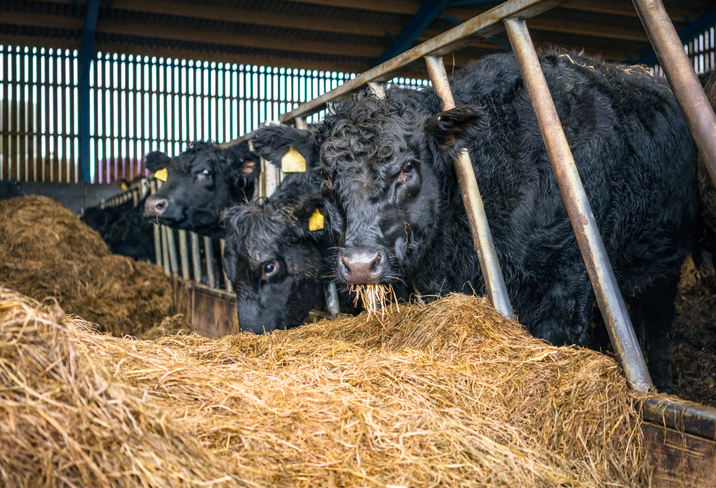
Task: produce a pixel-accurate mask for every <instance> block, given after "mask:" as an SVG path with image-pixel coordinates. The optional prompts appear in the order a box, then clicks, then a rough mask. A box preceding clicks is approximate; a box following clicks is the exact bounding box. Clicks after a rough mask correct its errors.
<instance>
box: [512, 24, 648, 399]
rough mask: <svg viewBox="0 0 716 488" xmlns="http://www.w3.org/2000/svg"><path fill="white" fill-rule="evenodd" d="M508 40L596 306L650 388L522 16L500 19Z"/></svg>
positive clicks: (642, 386) (636, 383)
mask: <svg viewBox="0 0 716 488" xmlns="http://www.w3.org/2000/svg"><path fill="white" fill-rule="evenodd" d="M505 27H506V28H507V34H508V36H509V38H510V43H511V44H512V48H513V49H514V51H515V56H516V58H517V63H518V65H519V67H520V72H521V73H522V77H523V79H524V84H525V87H526V88H527V93H528V94H529V97H530V101H531V102H532V106H533V108H534V111H535V115H536V116H537V122H538V124H539V127H540V130H541V132H542V139H543V140H544V143H545V146H546V147H547V153H548V154H549V159H550V161H551V162H552V168H553V169H554V172H555V175H556V176H557V182H558V183H559V189H560V191H561V192H562V199H563V200H564V204H565V205H566V207H567V212H568V214H569V219H570V221H571V222H572V227H573V228H574V233H575V234H576V236H577V242H578V243H579V249H580V250H581V251H582V256H583V258H584V262H585V264H586V265H587V271H588V272H589V278H590V279H591V281H592V286H593V287H594V293H595V295H596V297H597V303H598V304H599V309H600V310H601V312H602V316H603V317H604V321H605V323H606V325H607V330H608V331H609V337H610V339H611V341H612V345H613V346H614V348H615V350H616V351H617V359H618V360H619V363H620V364H621V367H622V369H623V370H624V373H625V374H626V377H627V381H629V383H631V385H632V387H633V388H634V389H635V390H636V391H639V392H647V391H648V390H650V389H651V388H652V387H653V384H652V382H651V377H650V376H649V371H648V369H647V368H646V363H645V362H644V357H643V356H642V354H641V349H640V348H639V342H638V341H637V338H636V334H634V329H633V327H632V324H631V320H630V319H629V314H628V313H627V309H626V305H625V304H624V300H623V298H622V296H621V293H620V291H619V286H618V285H617V280H616V278H615V277H614V271H613V270H612V266H611V264H610V262H609V258H608V256H607V252H606V249H605V248H604V243H603V242H602V237H601V235H600V234H599V229H598V228H597V223H596V222H595V220H594V215H593V214H592V209H591V207H590V206H589V201H588V200H587V194H586V193H585V191H584V186H583V185H582V180H581V179H580V177H579V173H578V172H577V166H576V165H575V164H574V159H573V158H572V152H571V151H570V149H569V143H568V142H567V138H566V137H565V135H564V130H563V129H562V124H561V123H560V121H559V116H558V115H557V109H556V108H555V106H554V101H553V100H552V96H551V95H550V93H549V88H548V87H547V81H546V80H545V77H544V73H543V72H542V67H541V65H540V62H539V59H538V57H537V53H536V52H535V49H534V45H533V44H532V39H531V38H530V35H529V31H528V30H527V25H526V24H525V21H524V20H522V19H508V20H505Z"/></svg>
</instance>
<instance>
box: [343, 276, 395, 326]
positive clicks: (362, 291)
mask: <svg viewBox="0 0 716 488" xmlns="http://www.w3.org/2000/svg"><path fill="white" fill-rule="evenodd" d="M350 292H351V294H352V295H354V296H355V301H354V302H353V304H354V305H355V306H358V302H359V301H360V302H362V303H363V307H365V310H366V312H368V318H370V317H371V316H373V315H375V316H376V317H377V316H378V310H380V318H381V320H382V319H384V318H385V314H386V313H387V309H388V306H389V305H390V304H391V303H393V302H395V306H396V307H397V309H398V311H400V307H399V305H398V297H397V296H396V295H395V290H394V289H393V285H391V284H390V283H387V284H386V283H371V284H368V285H364V284H361V285H351V289H350Z"/></svg>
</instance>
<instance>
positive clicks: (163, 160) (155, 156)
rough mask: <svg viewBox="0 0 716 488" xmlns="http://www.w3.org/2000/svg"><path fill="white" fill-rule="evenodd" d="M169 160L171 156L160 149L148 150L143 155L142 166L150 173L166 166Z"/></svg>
mask: <svg viewBox="0 0 716 488" xmlns="http://www.w3.org/2000/svg"><path fill="white" fill-rule="evenodd" d="M170 162H171V158H170V157H169V156H167V155H166V154H164V153H163V152H161V151H154V152H150V153H149V154H147V155H146V156H144V166H145V167H146V168H147V169H148V170H149V171H151V172H152V173H155V172H157V171H159V170H160V169H164V168H166V167H167V166H169V163H170Z"/></svg>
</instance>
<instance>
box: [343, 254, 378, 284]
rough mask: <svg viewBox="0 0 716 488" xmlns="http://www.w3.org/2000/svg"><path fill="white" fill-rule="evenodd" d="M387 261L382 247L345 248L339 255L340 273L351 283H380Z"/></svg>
mask: <svg viewBox="0 0 716 488" xmlns="http://www.w3.org/2000/svg"><path fill="white" fill-rule="evenodd" d="M387 262H388V259H387V256H386V254H385V251H383V250H382V249H378V250H377V251H374V250H372V249H366V248H354V249H344V250H343V251H341V253H340V255H339V259H338V273H339V275H340V276H341V277H342V278H343V279H344V280H345V281H346V283H349V284H351V285H359V284H369V283H380V282H381V278H382V276H383V273H384V272H385V269H386V265H387Z"/></svg>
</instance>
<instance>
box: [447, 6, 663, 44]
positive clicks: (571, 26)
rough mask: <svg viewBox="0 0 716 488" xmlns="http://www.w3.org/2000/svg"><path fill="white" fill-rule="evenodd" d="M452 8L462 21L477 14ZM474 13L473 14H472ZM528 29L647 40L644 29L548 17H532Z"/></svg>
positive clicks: (474, 11)
mask: <svg viewBox="0 0 716 488" xmlns="http://www.w3.org/2000/svg"><path fill="white" fill-rule="evenodd" d="M450 10H454V14H455V15H454V16H455V17H456V18H457V19H459V20H462V21H463V22H464V21H466V20H469V19H471V18H473V17H475V16H476V15H477V13H476V12H478V11H476V10H471V11H469V12H468V11H465V10H463V11H462V12H460V11H458V10H457V9H450ZM473 14H475V15H473ZM527 25H528V27H529V28H530V30H533V29H534V30H540V31H546V32H561V33H563V34H577V35H581V36H592V37H602V38H607V39H621V40H625V41H639V42H649V38H648V37H647V36H646V32H644V29H641V28H639V29H627V28H623V27H614V26H610V25H605V24H592V23H588V22H574V21H567V20H557V19H550V18H546V17H533V18H531V19H530V20H529V21H528V22H527Z"/></svg>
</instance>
